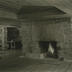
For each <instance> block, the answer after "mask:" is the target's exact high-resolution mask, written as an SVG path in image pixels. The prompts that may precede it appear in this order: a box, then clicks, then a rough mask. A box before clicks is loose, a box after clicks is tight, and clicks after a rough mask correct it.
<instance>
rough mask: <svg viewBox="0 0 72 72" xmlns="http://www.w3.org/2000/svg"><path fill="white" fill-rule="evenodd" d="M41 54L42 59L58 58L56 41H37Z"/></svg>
mask: <svg viewBox="0 0 72 72" xmlns="http://www.w3.org/2000/svg"><path fill="white" fill-rule="evenodd" d="M39 46H40V50H41V53H42V54H44V57H46V58H48V57H50V58H58V48H57V42H56V41H39Z"/></svg>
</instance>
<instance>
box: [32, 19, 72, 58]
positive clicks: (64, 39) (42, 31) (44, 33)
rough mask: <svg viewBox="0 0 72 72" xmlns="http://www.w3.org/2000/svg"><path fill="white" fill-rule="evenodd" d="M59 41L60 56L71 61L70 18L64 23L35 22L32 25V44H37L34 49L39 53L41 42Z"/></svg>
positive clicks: (63, 21) (64, 20)
mask: <svg viewBox="0 0 72 72" xmlns="http://www.w3.org/2000/svg"><path fill="white" fill-rule="evenodd" d="M50 40H53V41H57V42H58V43H57V44H58V46H59V47H60V50H59V56H60V57H64V58H67V59H70V58H71V56H70V54H71V47H72V46H71V41H72V40H71V24H70V18H64V19H63V20H62V21H59V22H56V21H53V22H52V21H51V22H48V21H45V22H35V23H33V24H32V42H33V43H36V44H35V45H37V46H38V47H37V46H33V49H34V50H35V49H36V51H37V49H38V51H39V41H50ZM33 45H34V44H33Z"/></svg>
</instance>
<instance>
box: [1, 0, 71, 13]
mask: <svg viewBox="0 0 72 72" xmlns="http://www.w3.org/2000/svg"><path fill="white" fill-rule="evenodd" d="M50 5H51V6H56V7H57V8H59V9H61V10H62V11H64V12H66V13H69V14H72V0H0V9H1V8H4V9H7V10H10V11H13V12H18V10H19V9H20V8H21V7H23V6H50Z"/></svg>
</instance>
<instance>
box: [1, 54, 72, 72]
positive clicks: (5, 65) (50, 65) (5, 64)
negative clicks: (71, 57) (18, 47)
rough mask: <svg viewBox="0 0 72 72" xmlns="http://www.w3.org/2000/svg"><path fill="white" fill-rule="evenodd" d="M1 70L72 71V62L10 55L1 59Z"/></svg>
mask: <svg viewBox="0 0 72 72" xmlns="http://www.w3.org/2000/svg"><path fill="white" fill-rule="evenodd" d="M0 72H72V63H71V62H65V61H59V60H55V59H48V60H39V59H30V58H25V57H23V58H22V57H19V55H17V56H9V57H6V58H1V59H0Z"/></svg>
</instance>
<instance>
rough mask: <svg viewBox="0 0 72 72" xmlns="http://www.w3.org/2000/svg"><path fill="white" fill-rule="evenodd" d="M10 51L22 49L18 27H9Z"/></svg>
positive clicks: (8, 40)
mask: <svg viewBox="0 0 72 72" xmlns="http://www.w3.org/2000/svg"><path fill="white" fill-rule="evenodd" d="M7 43H8V49H22V43H21V40H20V33H19V30H18V28H17V27H7Z"/></svg>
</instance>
